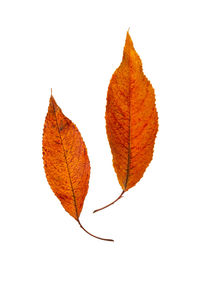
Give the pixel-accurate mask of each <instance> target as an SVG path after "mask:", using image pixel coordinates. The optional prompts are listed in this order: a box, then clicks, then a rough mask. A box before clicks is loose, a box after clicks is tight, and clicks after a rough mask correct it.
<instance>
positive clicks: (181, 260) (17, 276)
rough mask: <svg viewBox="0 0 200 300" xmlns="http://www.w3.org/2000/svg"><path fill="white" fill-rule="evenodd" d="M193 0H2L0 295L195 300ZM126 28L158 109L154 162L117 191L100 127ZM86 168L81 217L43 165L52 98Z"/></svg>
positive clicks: (197, 64)
mask: <svg viewBox="0 0 200 300" xmlns="http://www.w3.org/2000/svg"><path fill="white" fill-rule="evenodd" d="M199 11H200V9H199V1H191V0H190V1H175V0H173V1H159V0H157V1H155V0H154V1H153V0H152V1H144V0H138V1H134V0H133V1H125V0H123V1H85V0H84V1H66V0H65V1H58V0H57V1H42V0H40V1H36V0H35V1H27V0H26V1H21V0H19V1H8V0H7V1H6V0H5V1H3V0H1V2H0V44H1V45H0V101H1V106H0V108H1V115H0V126H1V139H0V143H1V147H0V153H1V154H0V170H1V173H0V174H1V181H0V182H1V189H0V244H1V245H0V277H1V278H0V284H1V287H0V298H1V299H2V300H8V299H9V300H13V299H17V300H18V299H19V300H25V299H26V300H27V299H28V300H35V299H37V300H44V299H48V300H51V299H55V300H64V299H70V300H78V299H87V300H90V299H92V300H93V299H95V300H100V299H106V300H107V299H127V300H129V299H130V300H132V299H135V300H147V299H148V300H149V299H153V300H161V299H162V300H164V299H167V300H168V299H170V300H177V299H181V300H185V299H188V300H190V299H192V300H199V299H200V286H199V281H200V191H199V186H200V182H199V177H200V176H199V170H200V142H199V141H200V126H199V114H200V104H199V103H200V59H199V57H200V45H199V28H200V17H199ZM129 27H130V34H131V36H132V39H133V42H134V45H135V48H136V50H137V52H138V53H139V55H140V57H141V59H142V61H143V68H144V72H145V74H146V75H147V77H148V78H149V79H150V80H151V82H152V84H153V86H154V88H155V92H156V99H157V109H158V113H159V132H158V135H157V139H156V144H155V152H154V159H153V161H152V162H151V164H150V166H149V168H148V169H147V171H146V172H145V175H144V177H143V178H142V179H141V181H140V182H139V183H138V184H137V185H136V186H135V187H134V188H132V189H131V190H129V191H128V192H127V193H126V194H125V196H124V198H123V199H121V200H120V201H119V202H118V203H116V204H115V205H113V206H112V207H110V208H108V209H107V210H105V211H102V212H99V213H98V214H92V211H93V210H94V209H96V208H99V207H100V206H102V205H105V204H107V203H109V202H111V201H113V200H114V199H115V198H116V197H117V196H118V195H119V194H120V192H121V189H120V186H119V184H118V181H117V177H116V175H115V173H114V170H113V167H112V157H111V152H110V148H109V145H108V141H107V137H106V131H105V120H104V114H105V105H106V94H107V88H108V84H109V81H110V78H111V75H112V73H113V72H114V71H115V69H116V68H117V67H118V66H119V64H120V62H121V58H122V51H123V46H124V41H125V36H126V31H127V29H128V28H129ZM51 87H52V88H53V95H54V97H55V99H56V101H57V103H58V105H59V106H60V107H61V108H62V110H63V112H64V114H65V115H66V116H67V117H69V118H70V119H72V121H73V122H74V123H75V124H76V125H77V126H78V128H79V130H80V132H81V134H82V136H83V138H84V140H85V143H86V145H87V148H88V153H89V157H90V162H91V178H90V188H89V192H88V195H87V196H86V199H85V203H84V207H83V211H82V214H81V218H80V220H81V221H82V223H83V225H84V226H85V227H86V228H87V229H88V230H89V231H91V232H92V233H94V234H97V235H100V236H102V237H108V238H114V240H115V242H114V243H110V242H103V241H100V240H96V239H94V238H92V237H90V236H89V235H87V234H86V233H85V232H84V231H82V230H81V228H80V227H79V226H78V224H77V223H76V221H75V220H74V219H73V218H72V217H70V216H69V215H68V214H67V213H66V212H65V211H64V209H63V208H62V206H61V204H60V202H59V200H58V199H57V198H56V197H55V196H54V194H53V193H52V191H51V189H50V187H49V185H48V183H47V181H46V177H45V174H44V170H43V162H42V130H43V124H44V120H45V115H46V113H47V108H48V101H49V96H50V88H51Z"/></svg>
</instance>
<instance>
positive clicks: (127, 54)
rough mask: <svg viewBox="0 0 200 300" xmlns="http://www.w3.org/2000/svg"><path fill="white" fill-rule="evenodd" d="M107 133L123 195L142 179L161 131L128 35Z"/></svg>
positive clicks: (113, 87) (108, 108)
mask: <svg viewBox="0 0 200 300" xmlns="http://www.w3.org/2000/svg"><path fill="white" fill-rule="evenodd" d="M106 131H107V136H108V140H109V144H110V148H111V152H112V156H113V166H114V169H115V172H116V174H117V178H118V181H119V184H120V186H121V187H122V193H121V194H120V196H119V197H118V198H117V199H116V200H115V201H113V202H112V203H110V204H108V205H106V206H104V207H102V208H100V209H97V210H95V211H94V212H96V211H99V210H101V209H104V208H106V207H108V206H110V205H112V204H113V203H115V202H116V201H118V200H119V199H120V198H121V197H122V195H123V194H124V193H125V192H126V191H128V190H129V189H130V188H132V187H133V186H134V185H135V184H136V183H137V182H138V181H139V180H140V179H141V178H142V176H143V174H144V172H145V170H146V168H147V167H148V165H149V163H150V162H151V160H152V157H153V148H154V142H155V138H156V133H157V131H158V115H157V111H156V106H155V94H154V89H153V87H152V85H151V83H150V81H149V80H148V79H147V77H146V76H145V75H144V73H143V70H142V62H141V59H140V57H139V56H138V54H137V52H136V51H135V49H134V47H133V42H132V40H131V37H130V35H129V32H127V36H126V42H125V46H124V52H123V59H122V62H121V64H120V66H119V67H118V69H117V70H116V71H115V72H114V74H113V76H112V78H111V81H110V84H109V87H108V93H107V105H106Z"/></svg>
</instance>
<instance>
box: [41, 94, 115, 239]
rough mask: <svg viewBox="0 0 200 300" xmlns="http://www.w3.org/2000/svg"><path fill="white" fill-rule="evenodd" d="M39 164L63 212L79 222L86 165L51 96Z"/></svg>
mask: <svg viewBox="0 0 200 300" xmlns="http://www.w3.org/2000/svg"><path fill="white" fill-rule="evenodd" d="M43 161H44V169H45V173H46V177H47V181H48V183H49V185H50V187H51V189H52V190H53V192H54V194H55V195H56V196H57V198H58V199H59V200H60V201H61V204H62V206H63V207H64V209H65V210H66V211H67V212H68V213H69V214H70V215H71V216H72V217H73V218H74V219H75V220H76V221H77V222H78V223H79V225H80V227H81V228H82V229H83V230H84V231H86V232H87V233H88V234H90V235H91V236H93V237H96V238H98V239H102V240H108V241H113V240H110V239H103V238H99V237H97V236H94V235H93V234H91V233H89V232H88V231H87V230H86V229H85V228H84V227H83V226H82V225H81V223H80V220H79V216H80V213H81V211H82V208H83V202H84V199H85V196H86V194H87V191H88V184H89V178H90V162H89V158H88V154H87V149H86V146H85V143H84V141H83V139H82V137H81V134H80V132H79V131H78V129H77V127H76V126H75V125H74V124H73V123H72V121H71V120H69V119H68V118H67V117H65V116H64V114H63V113H62V111H61V109H60V107H59V106H58V105H57V104H56V101H55V99H54V98H53V96H52V95H51V97H50V102H49V108H48V113H47V116H46V120H45V124H44V131H43Z"/></svg>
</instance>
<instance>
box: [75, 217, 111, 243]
mask: <svg viewBox="0 0 200 300" xmlns="http://www.w3.org/2000/svg"><path fill="white" fill-rule="evenodd" d="M77 221H78V223H79V225H80V227H81V228H82V229H83V230H84V231H85V232H86V233H87V234H89V235H91V236H93V237H94V238H96V239H99V240H102V241H108V242H114V240H112V239H104V238H101V237H99V236H96V235H94V234H92V233H90V232H88V231H87V230H86V229H85V228H84V227H83V226H82V224H81V222H80V221H79V219H78V220H77Z"/></svg>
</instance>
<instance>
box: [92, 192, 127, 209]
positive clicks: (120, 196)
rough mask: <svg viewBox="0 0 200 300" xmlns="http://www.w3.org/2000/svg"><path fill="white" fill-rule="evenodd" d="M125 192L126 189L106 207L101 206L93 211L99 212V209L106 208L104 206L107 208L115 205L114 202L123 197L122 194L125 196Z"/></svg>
mask: <svg viewBox="0 0 200 300" xmlns="http://www.w3.org/2000/svg"><path fill="white" fill-rule="evenodd" d="M124 193H125V191H122V193H121V194H120V195H119V197H118V198H117V199H116V200H114V201H113V202H111V203H110V204H108V205H106V206H104V207H101V208H99V209H96V210H94V211H93V213H95V212H97V211H100V210H102V209H104V208H107V207H109V206H111V205H113V204H114V203H115V202H117V201H118V200H119V199H120V198H122V196H123V194H124Z"/></svg>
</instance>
